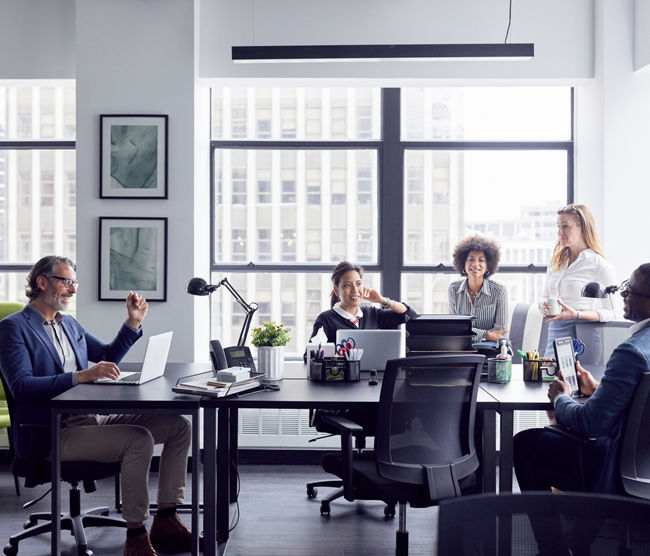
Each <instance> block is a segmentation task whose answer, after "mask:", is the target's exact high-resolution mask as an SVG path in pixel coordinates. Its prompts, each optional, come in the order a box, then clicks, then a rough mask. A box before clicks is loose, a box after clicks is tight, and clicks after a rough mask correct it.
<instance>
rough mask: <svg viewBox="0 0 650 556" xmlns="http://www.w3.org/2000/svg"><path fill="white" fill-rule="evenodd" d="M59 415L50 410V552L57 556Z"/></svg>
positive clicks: (59, 488) (59, 532) (59, 496)
mask: <svg viewBox="0 0 650 556" xmlns="http://www.w3.org/2000/svg"><path fill="white" fill-rule="evenodd" d="M60 430H61V414H60V413H58V412H57V411H56V410H52V424H51V430H50V434H51V444H52V470H51V477H52V493H51V494H50V496H51V497H52V544H51V552H52V554H53V555H55V556H58V555H59V554H60V552H61V479H60V478H61V459H60V458H61V455H60V447H59V443H60V439H59V436H60Z"/></svg>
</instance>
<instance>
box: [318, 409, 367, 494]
mask: <svg viewBox="0 0 650 556" xmlns="http://www.w3.org/2000/svg"><path fill="white" fill-rule="evenodd" d="M322 418H323V421H324V422H325V423H327V424H328V425H331V426H333V427H335V428H336V429H338V430H339V431H340V435H341V462H342V464H343V472H342V477H341V479H342V480H343V496H344V497H345V499H346V500H348V501H352V500H354V495H353V493H352V475H353V471H354V465H353V457H352V436H353V435H354V434H360V433H363V427H362V426H361V425H358V424H357V423H355V422H354V421H351V420H350V419H348V418H347V417H342V416H341V415H335V414H333V413H326V414H324V415H323V416H322Z"/></svg>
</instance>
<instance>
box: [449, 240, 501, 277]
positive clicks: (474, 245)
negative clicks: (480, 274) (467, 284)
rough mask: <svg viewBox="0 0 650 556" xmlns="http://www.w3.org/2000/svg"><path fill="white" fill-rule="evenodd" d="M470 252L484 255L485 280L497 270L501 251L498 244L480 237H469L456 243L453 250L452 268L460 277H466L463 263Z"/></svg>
mask: <svg viewBox="0 0 650 556" xmlns="http://www.w3.org/2000/svg"><path fill="white" fill-rule="evenodd" d="M470 251H480V252H481V253H484V254H485V260H486V262H487V272H486V273H485V278H487V277H488V276H491V275H492V274H494V273H495V272H496V271H497V269H498V268H499V259H500V258H501V249H500V248H499V244H498V243H497V242H496V241H494V240H491V239H488V238H485V237H482V236H478V235H476V236H470V237H466V238H465V239H463V240H461V241H459V242H458V244H457V245H456V248H455V249H454V268H455V269H456V270H457V271H458V272H459V273H460V275H461V276H467V272H466V271H465V261H466V260H467V256H468V255H469V252H470Z"/></svg>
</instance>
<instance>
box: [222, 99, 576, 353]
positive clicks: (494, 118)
mask: <svg viewBox="0 0 650 556" xmlns="http://www.w3.org/2000/svg"><path fill="white" fill-rule="evenodd" d="M572 102H573V95H572V91H571V89H570V88H566V87H544V88H535V87H508V88H504V87H441V88H404V89H383V90H382V89H378V88H371V87H366V88H364V87H358V88H354V87H350V88H343V87H337V88H315V87H310V88H303V87H296V88H293V89H292V88H288V87H277V88H276V87H273V88H254V87H249V88H240V89H236V88H228V87H224V88H220V89H215V90H214V91H213V93H212V117H213V125H212V133H213V136H212V138H213V140H214V141H215V142H214V143H213V144H212V147H211V148H212V155H213V162H214V164H213V167H214V173H213V175H212V187H213V191H214V193H213V195H212V199H213V202H214V204H213V207H212V215H213V216H212V219H213V225H214V229H215V234H214V240H213V244H212V253H211V264H212V267H211V268H212V272H213V273H214V274H213V278H214V280H219V279H220V278H221V277H222V274H223V273H224V272H226V271H227V272H228V273H229V275H230V276H232V282H233V284H235V287H236V288H237V289H238V291H240V293H241V294H242V296H243V297H244V298H245V299H246V300H247V301H249V302H251V301H256V302H257V303H258V304H259V305H260V309H259V310H258V313H257V314H256V315H255V317H254V323H255V322H261V318H262V317H263V318H264V320H269V319H272V320H279V321H282V322H285V323H286V324H288V325H289V326H291V327H292V328H294V327H295V330H293V331H292V334H291V336H292V341H291V343H290V344H289V346H288V347H287V351H286V352H287V354H289V355H292V354H294V355H298V354H301V353H302V350H303V349H304V345H305V344H306V342H307V340H308V339H309V338H308V337H307V336H308V335H309V333H310V332H311V325H312V323H313V319H314V318H315V317H316V315H317V314H318V313H319V312H321V311H323V310H324V309H326V308H327V307H329V294H330V292H331V288H332V285H331V283H330V281H329V275H330V272H331V269H332V267H333V266H334V265H335V264H336V263H338V262H339V261H341V260H350V261H352V262H356V263H359V264H362V265H363V266H364V267H365V269H366V272H365V275H364V282H365V283H367V284H371V283H372V284H374V285H375V287H377V288H380V290H381V291H382V293H384V294H385V295H389V296H390V297H393V298H403V299H404V300H405V301H407V302H408V303H409V304H410V305H411V306H413V307H414V308H415V309H416V310H417V311H419V312H421V313H436V312H440V313H446V312H447V310H448V307H447V303H448V301H447V288H448V286H449V283H450V282H451V281H452V280H456V279H457V278H458V275H457V273H456V271H455V270H454V268H453V266H452V264H451V263H452V259H451V257H452V251H453V249H454V247H455V245H456V243H457V242H458V241H459V240H460V239H461V238H464V237H466V236H467V235H469V234H472V233H480V234H486V235H489V236H490V237H493V238H495V239H497V240H498V241H499V242H500V243H501V245H502V256H501V269H500V271H499V275H498V279H499V281H500V282H502V283H504V284H505V285H506V286H507V287H508V290H509V298H510V300H511V303H515V302H517V301H520V300H521V301H532V300H535V299H537V298H539V296H540V295H541V294H540V292H541V288H542V286H543V283H544V273H545V270H546V268H545V265H546V264H547V263H548V260H549V258H550V251H551V249H552V247H553V244H554V240H555V233H556V226H555V213H556V210H557V208H558V206H560V205H563V204H565V203H566V202H567V201H569V200H571V193H570V192H571V191H572V187H573V175H572V168H573V164H572V157H573V137H572V127H573V124H572V121H571V114H572ZM235 106H238V107H240V120H241V122H240V124H239V127H240V128H241V129H242V130H244V132H243V134H239V135H235V133H234V122H233V127H232V129H233V133H231V134H229V132H228V129H229V127H228V126H229V124H228V117H227V116H224V115H227V114H230V113H233V114H234V112H232V108H233V107H235ZM530 106H535V110H530ZM247 107H248V110H246V108H247ZM387 116H390V117H389V118H388V119H387V121H393V122H396V124H397V125H395V126H388V127H384V129H383V131H384V136H383V137H382V136H381V133H380V131H381V130H382V120H384V118H386V117H387ZM215 120H218V121H216V122H215ZM245 130H249V131H248V132H246V131H245ZM260 138H263V139H264V143H263V144H261V143H260V142H256V140H257V139H260ZM230 139H236V140H233V141H232V142H229V140H230ZM216 141H218V143H217V142H216ZM382 156H384V157H389V158H388V159H389V160H396V159H399V160H400V161H401V164H400V168H401V171H400V172H399V174H400V175H397V176H396V175H395V174H394V173H393V174H391V173H390V170H391V168H390V166H386V164H385V162H384V159H382ZM393 168H394V166H393ZM380 170H382V171H381V172H380ZM386 175H390V176H389V177H390V181H388V180H387V181H384V182H383V183H382V181H381V180H382V179H386ZM222 176H228V178H227V180H226V179H225V178H223V177H222ZM382 176H383V178H382ZM228 182H230V183H228ZM238 182H239V183H238ZM247 182H249V183H250V189H249V191H250V195H249V196H253V197H254V198H253V199H250V198H248V197H247V196H246V190H247V185H246V184H247ZM567 192H569V194H567ZM398 222H401V227H397V226H395V225H393V223H398ZM222 238H224V239H223V241H222ZM247 238H251V239H252V241H253V242H255V245H251V246H250V249H249V248H247V246H246V245H247V244H246V239H247ZM226 245H227V246H228V252H224V246H226ZM385 261H391V264H390V265H389V264H386V263H385ZM395 261H399V263H396V264H392V263H395ZM221 296H222V293H221V294H219V295H215V296H212V298H211V303H212V307H211V308H212V312H211V314H212V327H213V330H212V335H213V336H215V337H219V338H221V339H222V341H223V342H225V343H226V344H233V343H235V341H236V339H237V337H238V336H239V331H240V326H241V325H240V322H241V318H242V315H241V312H240V311H239V310H238V309H237V308H236V307H231V300H225V301H224V300H223V299H221ZM254 325H255V324H254Z"/></svg>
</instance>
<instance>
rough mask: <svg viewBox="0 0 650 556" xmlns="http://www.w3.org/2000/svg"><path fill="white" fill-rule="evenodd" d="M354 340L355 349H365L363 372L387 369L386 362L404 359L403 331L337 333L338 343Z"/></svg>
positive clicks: (338, 331) (362, 362)
mask: <svg viewBox="0 0 650 556" xmlns="http://www.w3.org/2000/svg"><path fill="white" fill-rule="evenodd" d="M347 338H352V339H353V340H354V347H355V348H357V349H359V348H361V349H363V355H362V357H361V370H362V371H370V370H371V369H375V370H377V371H383V370H385V369H386V361H388V360H389V359H399V358H400V357H404V347H403V346H404V331H403V330H351V329H350V328H341V329H339V330H337V331H336V343H337V344H339V343H341V340H346V339H347Z"/></svg>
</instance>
